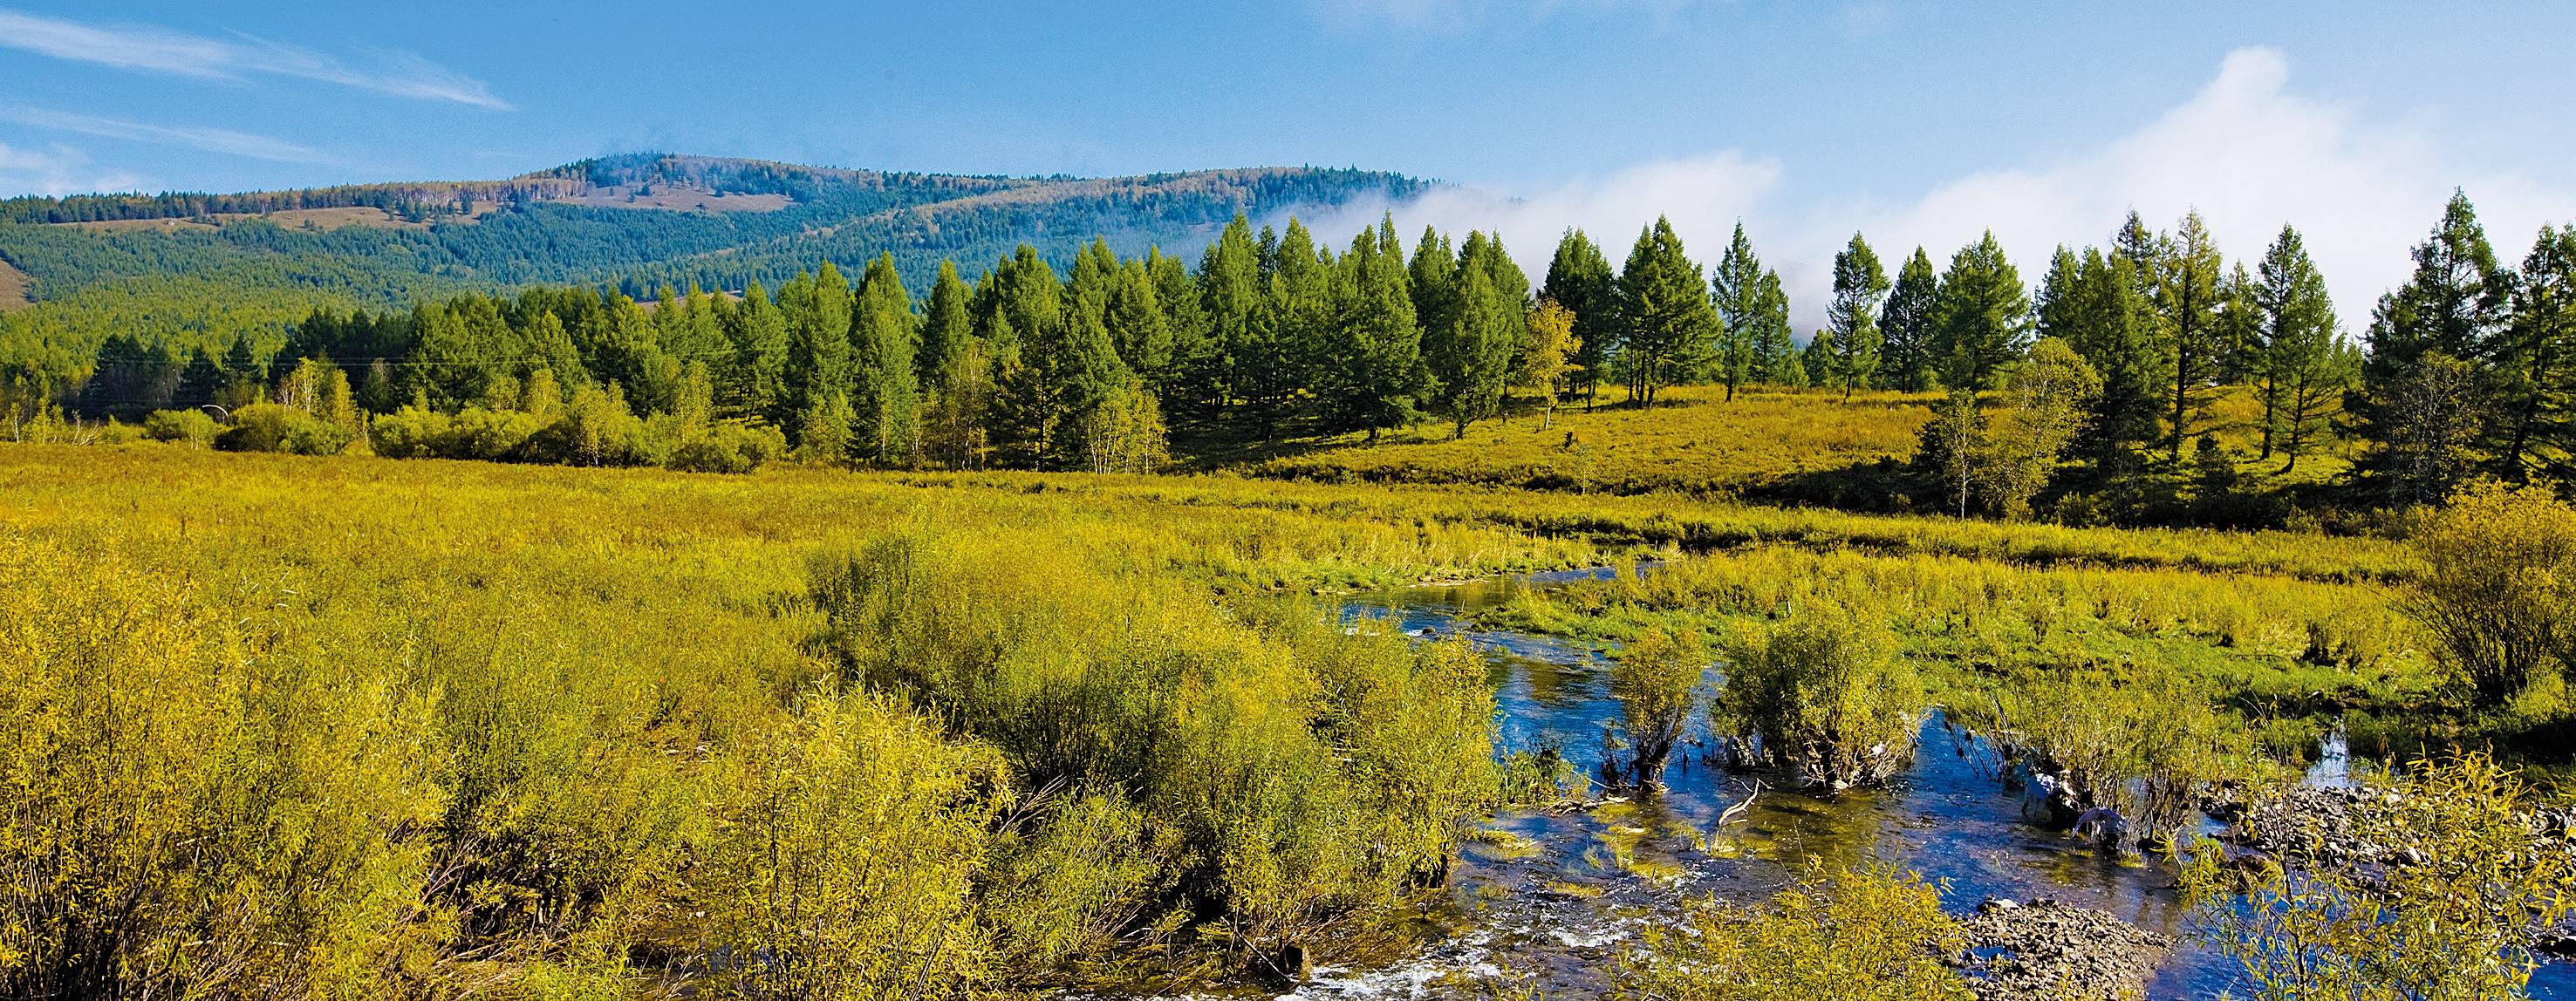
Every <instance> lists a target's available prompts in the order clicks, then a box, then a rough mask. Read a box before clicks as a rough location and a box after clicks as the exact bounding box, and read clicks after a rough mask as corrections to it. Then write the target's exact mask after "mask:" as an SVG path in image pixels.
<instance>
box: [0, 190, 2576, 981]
mask: <svg viewBox="0 0 2576 1001" xmlns="http://www.w3.org/2000/svg"><path fill="white" fill-rule="evenodd" d="M1423 187H1424V185H1423V182H1418V181H1414V180H1411V179H1409V178H1404V177H1401V176H1399V175H1392V174H1379V173H1371V172H1362V171H1355V170H1353V171H1341V170H1317V169H1295V170H1286V169H1283V170H1252V171H1217V172H1202V173H1194V174H1173V175H1154V176H1151V177H1143V178H1126V179H1116V180H1082V179H1070V178H1042V179H1031V178H1001V177H964V176H950V175H901V174H876V173H869V172H858V171H829V170H822V169H818V168H801V167H789V166H785V165H777V164H761V163H754V162H750V161H727V160H707V159H703V158H688V157H663V156H638V157H617V158H606V159H602V160H598V161H586V162H584V163H581V164H575V165H572V166H570V167H565V168H559V169H557V170H552V171H545V172H540V173H537V174H530V175H525V176H523V177H520V178H516V179H513V180H510V181H503V182H489V183H473V184H415V185H371V186H362V187H354V188H329V189H313V190H307V191H295V192H275V193H261V194H251V195H220V196H219V195H157V196H140V195H137V196H84V197H75V198H66V199H35V198H30V199H18V200H13V201H10V202H8V203H5V204H0V260H5V261H6V262H7V263H8V264H9V266H10V269H11V270H10V271H9V272H6V273H0V278H6V277H11V276H12V275H15V276H16V277H19V278H22V279H23V280H24V281H25V283H26V285H27V288H28V290H29V293H30V296H29V298H30V301H29V303H28V304H26V305H25V306H24V307H23V308H17V309H13V310H10V311H8V312H5V313H0V441H5V442H6V444H5V445H0V483H5V484H6V485H7V489H6V490H5V491H0V585H5V586H0V746H5V747H6V748H7V749H8V753H6V754H0V807H5V809H0V994H5V995H7V996H11V997H31V998H55V997H149V996H179V997H202V998H235V997H241V998H248V997H261V998H270V997H285V998H354V997H418V998H466V997H505V998H530V999H537V998H546V999H554V998H671V997H740V998H782V999H783V998H830V999H862V998H868V999H873V998H894V997H938V998H1001V997H1040V996H1043V997H1064V996H1080V997H1162V996H1172V995H1175V994H1183V993H1193V992H1250V991H1255V990H1260V991H1268V992H1274V993H1275V992H1282V991H1292V990H1293V991H1297V992H1298V996H1335V997H1387V996H1402V997H1414V996H1431V997H1451V996H1456V997H1486V996H1502V995H1509V996H1541V995H1564V996H1610V997H1618V998H1630V999H1640V1001H1643V999H1693V1001H1696V999H1708V1001H1717V999H1779V1001H1788V999H1800V1001H1805V999H1815V998H1844V997H1860V998H1961V999H1964V998H1981V999H1995V998H2008V999H2023V998H2028V999H2042V998H2045V999H2061V998H2068V997H2074V998H2118V997H2140V996H2154V997H2167V996H2188V997H2215V996H2236V997H2254V998H2263V999H2279V1001H2289V999H2302V1001H2306V999H2316V998H2355V999H2360V998H2495V997H2523V996H2541V997H2546V996H2576V995H2571V994H2569V993H2566V992H2568V991H2576V970H2571V967H2570V965H2569V964H2567V963H2565V962H2562V961H2559V960H2557V959H2555V958H2554V957H2556V956H2558V955H2560V954H2561V953H2562V952H2564V951H2565V950H2566V949H2567V948H2568V942H2569V938H2568V936H2567V935H2566V933H2565V931H2564V928H2565V922H2566V921H2567V919H2568V918H2569V915H2570V909H2571V907H2576V809H2571V808H2570V807H2569V805H2568V804H2569V799H2568V797H2569V795H2570V791H2571V788H2576V787H2571V785H2570V777H2571V776H2576V753H2571V745H2570V744H2569V743H2568V735H2569V734H2571V733H2576V701H2571V699H2570V697H2569V692H2570V688H2569V686H2570V684H2571V683H2576V644H2571V643H2570V637H2576V583H2571V582H2576V507H2571V506H2570V505H2569V504H2568V503H2567V502H2566V496H2567V494H2568V493H2569V492H2570V491H2571V489H2572V488H2576V468H2572V467H2576V407H2571V400H2576V225H2571V226H2553V227H2549V228H2544V229H2542V230H2541V231H2540V232H2539V233H2538V234H2537V236H2536V238H2535V240H2534V241H2533V243H2532V245H2531V246H2530V248H2529V249H2528V251H2527V252H2523V253H2521V255H2520V256H2519V257H2518V258H2517V257H2516V256H2515V252H2516V250H2517V249H2519V247H2518V244H2513V243H2505V244H2502V245H2501V249H2500V244H2499V243H2498V242H2497V240H2494V239H2491V238H2490V236H2489V234H2488V233H2487V232H2486V231H2485V229H2484V228H2483V227H2482V226H2481V224H2480V222H2479V220H2478V218H2477V215H2476V211H2475V209H2474V207H2473V205H2472V204H2471V202H2470V200H2469V199H2468V197H2467V196H2466V195H2465V194H2455V195H2454V196H2453V197H2452V198H2451V199H2450V201H2449V203H2448V204H2447V205H2446V206H2444V207H2443V208H2442V210H2441V212H2440V213H2439V215H2438V217H2437V218H2429V219H2427V220H2426V222H2427V224H2428V225H2427V228H2426V230H2425V234H2424V236H2423V237H2422V239H2421V241H2420V242H2419V243H2418V244H2417V245H2416V246H2415V247H2414V249H2413V261H2414V268H2413V271H2412V274H2411V276H2410V277H2408V278H2407V279H2406V281H2405V282H2404V283H2403V284H2402V285H2400V286H2399V287H2397V288H2394V289H2389V290H2385V293H2384V294H2383V295H2381V296H2380V297H2379V298H2378V300H2377V305H2376V307H2375V308H2374V309H2372V310H2371V312H2370V314H2369V315H2368V316H2341V315H2338V312H2337V308H2336V305H2335V302H2336V300H2335V298H2334V297H2333V296H2332V295H2330V294H2329V284H2328V283H2329V282H2330V281H2332V280H2334V276H2331V275H2327V274H2324V273H2322V272H2321V270H2320V269H2319V267H2318V266H2317V264H2316V262H2315V260H2314V259H2313V258H2312V256H2311V248H2310V247H2309V245H2308V244H2307V242H2306V240H2305V238H2304V237H2303V236H2302V234H2301V232H2300V231H2299V230H2298V229H2296V228H2295V227H2284V228H2282V229H2281V230H2280V232H2279V233H2278V234H2276V235H2274V236H2273V237H2272V238H2271V239H2270V240H2269V241H2268V242H2266V243H2265V244H2264V245H2262V246H2230V247H2221V246H2219V245H2218V244H2217V242H2216V241H2215V240H2214V239H2213V237H2212V236H2211V234H2210V232H2209V229H2208V227H2207V226H2206V225H2205V224H2204V222H2203V220H2202V219H2201V218H2200V217H2199V216H2198V215H2197V214H2196V213H2194V214H2185V215H2184V216H2182V217H2181V218H2179V219H2174V220H2170V221H2163V220H2149V219H2145V218H2141V217H2140V216H2139V215H2138V214H2136V213H2131V214H2130V215H2129V217H2128V218H2127V219H2126V220H2125V222H2124V223H2123V224H2122V225H2120V226H2119V227H2117V228H2116V229H2114V230H2112V231H2110V232H2105V233H2103V234H2101V242H2100V243H2099V244H2098V245H2093V246H2083V247H2060V248H2057V249H2056V251H2055V252H2054V254H2052V255H2051V256H2050V258H2049V259H2048V260H2046V261H2037V260H2024V261H2018V262H2017V261H2014V260H2012V259H2011V258H2010V257H2009V256H2008V255H2007V254H2006V252H2005V250H2004V248H2003V246H2002V245H2001V244H2000V243H1999V241H1997V240H1996V239H1995V238H1994V237H1993V236H1992V235H1991V234H1987V235H1983V236H1981V237H1980V238H1979V239H1977V240H1975V241H1973V242H1969V243H1967V244H1966V245H1964V246H1960V247H1957V248H1941V247H1895V246H1874V245H1873V244H1872V243H1871V242H1870V241H1869V240H1868V239H1867V237H1866V234H1858V233H1856V234H1853V235H1852V236H1851V237H1850V239H1849V241H1848V243H1847V244H1845V245H1844V246H1843V247H1842V248H1841V249H1840V250H1839V251H1838V252H1837V253H1835V254H1834V255H1833V258H1832V261H1831V269H1830V274H1831V283H1830V290H1829V293H1828V297H1827V301H1825V302H1822V303H1793V302H1792V300H1791V297H1790V292H1789V289H1788V288H1787V287H1786V286H1785V285H1784V283H1783V281H1782V278H1781V274H1780V271H1779V269H1778V268H1777V267H1776V266H1775V265H1774V264H1766V263H1765V260H1764V256H1763V249H1762V246H1761V244H1760V243H1758V242H1757V239H1756V237H1758V236H1760V234H1759V233H1752V232H1748V231H1747V229H1746V228H1745V227H1744V226H1742V225H1738V226H1736V227H1734V228H1733V229H1732V230H1731V231H1729V232H1709V233H1682V232H1678V231H1676V229H1675V228H1674V227H1673V226H1672V225H1671V224H1670V223H1668V222H1666V221H1662V220H1658V221H1657V222H1655V223H1652V224H1650V225H1646V226H1644V227H1642V228H1641V229H1640V231H1639V232H1637V233H1636V234H1635V235H1634V237H1633V239H1630V238H1629V237H1628V235H1627V234H1624V233H1622V234H1609V233H1602V234H1592V233H1586V232H1583V231H1581V230H1570V231H1567V232H1564V233H1562V234H1558V235H1556V242H1555V244H1554V246H1553V248H1552V252H1549V253H1547V254H1546V256H1545V257H1544V259H1545V260H1546V261H1547V263H1546V266H1545V267H1544V269H1543V270H1525V269H1524V266H1523V265H1522V264H1521V263H1519V262H1521V261H1538V260H1540V259H1542V258H1541V256H1540V254H1539V253H1537V251H1542V250H1546V248H1544V247H1536V248H1533V247H1520V246H1517V245H1515V246H1513V247H1507V246H1506V245H1505V244H1504V242H1503V239H1502V238H1501V237H1500V236H1497V235H1496V234H1494V233H1492V232H1488V231H1483V230H1477V229H1470V230H1468V231H1466V232H1463V233H1462V232H1443V231H1441V230H1439V229H1437V228H1426V229H1423V230H1421V231H1419V232H1413V231H1411V230H1410V229H1409V228H1408V227H1405V226H1403V225H1402V224H1401V223H1400V219H1401V213H1402V211H1403V209H1402V208H1401V207H1399V208H1397V209H1395V210H1393V211H1381V209H1380V204H1381V203H1382V202H1385V203H1392V204H1396V205H1398V206H1401V205H1403V204H1404V203H1403V201H1402V199H1403V198H1404V197H1405V196H1408V195H1411V194H1415V193H1418V192H1419V191H1420V190H1422V189H1423ZM1359 207H1366V208H1369V209H1370V210H1371V211H1372V213H1373V214H1379V215H1380V218H1379V220H1378V221H1377V222H1376V223H1374V224H1371V225H1366V226H1365V227H1357V231H1356V232H1348V233H1344V232H1328V233H1319V232H1316V231H1314V230H1313V229H1310V228H1309V226H1308V224H1307V222H1306V221H1305V220H1306V219H1309V218H1349V217H1351V216H1352V215H1353V214H1354V213H1353V212H1351V211H1349V210H1351V209H1353V208H1359ZM315 213H322V215H315ZM323 220H328V221H330V224H329V225H327V226H326V225H324V224H323V222H322V221H323ZM2499 236H2500V235H2499ZM1513 238H1514V239H1515V240H1518V239H1523V238H1524V237H1522V236H1520V235H1518V234H1515V235H1514V237H1513ZM1802 310H1803V311H1802ZM1798 316H1818V317H1821V318H1822V320H1821V323H1810V324H1806V326H1807V328H1808V329H1800V327H1801V324H1800V323H1798V322H1795V321H1793V317H1798ZM438 460H470V461H438Z"/></svg>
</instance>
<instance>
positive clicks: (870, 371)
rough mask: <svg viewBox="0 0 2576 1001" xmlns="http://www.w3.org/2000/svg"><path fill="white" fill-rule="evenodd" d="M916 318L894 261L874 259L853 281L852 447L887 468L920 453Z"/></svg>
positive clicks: (890, 257)
mask: <svg viewBox="0 0 2576 1001" xmlns="http://www.w3.org/2000/svg"><path fill="white" fill-rule="evenodd" d="M920 325H921V318H920V317H919V316H916V315H914V313H913V311H912V295H911V293H908V292H906V291H904V287H903V277H902V276H901V275H900V274H898V273H897V272H896V271H895V266H894V255H893V254H891V253H886V254H880V255H878V256H877V259H876V260H873V261H870V262H868V268H867V271H866V272H865V273H864V274H862V275H861V276H860V278H859V292H858V298H857V300H856V301H855V303H854V304H853V306H852V309H851V318H850V347H851V352H852V354H853V355H854V356H855V358H856V360H857V368H858V373H857V374H858V380H857V392H856V393H855V394H854V398H853V400H852V401H851V402H852V407H853V409H855V410H856V411H857V413H858V421H859V423H858V428H857V433H858V440H857V442H856V443H855V444H856V445H857V447H858V448H859V449H860V450H861V451H864V452H865V453H866V454H867V455H868V457H869V458H872V459H874V460H876V461H877V462H880V463H885V464H888V465H906V464H910V463H912V462H913V461H914V460H915V459H917V458H918V457H919V455H920V451H921V384H920V373H919V372H918V371H917V370H916V368H915V367H914V358H915V355H916V353H917V351H916V349H917V347H918V345H919V343H920V337H921V334H920Z"/></svg>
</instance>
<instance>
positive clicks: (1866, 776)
mask: <svg viewBox="0 0 2576 1001" xmlns="http://www.w3.org/2000/svg"><path fill="white" fill-rule="evenodd" d="M1923 708H1924V698H1923V682H1922V680H1921V679H1920V678H1919V677H1917V676H1916V675H1915V673H1914V669H1913V667H1912V666H1910V665H1908V664H1907V663H1906V662H1905V661H1903V660H1902V659H1900V658H1898V657H1896V656H1895V641H1894V639H1893V638H1892V637H1891V636H1890V635H1889V634H1888V630H1887V626H1886V624H1885V622H1884V619H1883V617H1882V616H1878V615H1874V614H1871V613H1869V612H1867V611H1853V610H1849V609H1845V608H1842V607H1840V606H1837V605H1833V604H1814V605H1809V606H1808V607H1806V608H1802V609H1800V610H1799V611H1798V612H1797V613H1795V614H1793V615H1791V616H1790V617H1789V618H1788V619H1787V620H1786V621H1784V622H1781V623H1779V624H1778V625H1773V626H1750V627H1747V628H1744V629H1741V630H1738V631H1737V633H1736V634H1735V635H1734V636H1732V637H1731V638H1730V641H1729V642H1728V644H1727V668H1726V684H1725V686H1724V687H1723V688H1721V689H1719V691H1718V697H1717V702H1716V704H1714V705H1712V706H1711V707H1710V708H1709V728H1710V729H1711V730H1712V731H1714V732H1715V733H1716V734H1717V735H1718V738H1719V741H1720V742H1721V743H1722V744H1723V745H1724V746H1725V747H1726V749H1727V750H1726V753H1727V755H1728V756H1729V757H1730V758H1732V759H1733V760H1734V761H1735V762H1736V763H1737V764H1740V765H1769V766H1777V767H1786V768H1789V769H1791V770H1793V771H1795V772H1796V773H1797V774H1798V776H1799V778H1800V779H1801V780H1802V781H1804V782H1805V783H1807V784H1808V785H1811V786H1821V787H1824V788H1829V789H1846V788H1850V787H1852V786H1856V785H1865V784H1874V783H1878V782H1884V781H1886V780H1887V779H1888V778H1889V777H1890V776H1892V775H1894V774H1896V772H1897V771H1899V770H1901V769H1902V768H1904V766H1905V765H1906V764H1907V763H1909V762H1911V761H1912V760H1913V759H1914V741H1915V735H1916V733H1917V732H1918V731H1919V730H1920V729H1921V727H1922V723H1923Z"/></svg>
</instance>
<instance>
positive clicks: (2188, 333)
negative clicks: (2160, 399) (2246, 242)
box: [2153, 210, 2227, 464]
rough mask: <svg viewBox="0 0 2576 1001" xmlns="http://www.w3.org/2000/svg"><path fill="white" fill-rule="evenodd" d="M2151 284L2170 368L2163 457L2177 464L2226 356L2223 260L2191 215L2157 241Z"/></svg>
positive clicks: (2193, 213) (2194, 213)
mask: <svg viewBox="0 0 2576 1001" xmlns="http://www.w3.org/2000/svg"><path fill="white" fill-rule="evenodd" d="M2158 242H2159V244H2160V246H2159V247H2158V248H2157V249H2158V251H2159V253H2158V254H2157V255H2156V258H2155V270H2154V273H2153V275H2154V283H2155V307H2156V319H2157V325H2156V332H2157V334H2158V336H2159V338H2160V342H2161V344H2162V350H2160V351H2159V352H2158V354H2160V355H2161V356H2162V357H2163V359H2164V360H2165V361H2166V363H2167V364H2168V365H2169V366H2170V368H2168V370H2167V372H2166V382H2165V403H2166V407H2165V440H2166V444H2167V447H2168V456H2167V457H2168V458H2169V459H2170V460H2171V461H2173V462H2175V463H2177V464H2179V463H2180V462H2182V443H2183V441H2184V440H2185V439H2187V438H2190V437H2191V436H2192V435H2193V434H2195V433H2196V432H2197V429H2196V428H2195V427H2194V418H2195V417H2197V416H2198V414H2199V412H2200V408H2201V407H2202V406H2203V405H2204V404H2205V403H2206V401H2207V399H2208V394H2209V390H2210V388H2211V387H2212V386H2214V385H2216V384H2217V380H2218V376H2219V374H2220V363H2221V360H2222V359H2223V357H2224V356H2225V354H2226V350H2227V345H2226V342H2225V340H2224V337H2223V334H2224V329H2225V328H2224V327H2223V325H2222V324H2221V322H2220V321H2221V319H2222V318H2223V314H2222V312H2221V309H2222V307H2223V306H2224V305H2225V295H2224V293H2225V284H2226V268H2227V265H2226V260H2225V259H2224V258H2223V257H2221V256H2220V255H2219V252H2218V244H2217V243H2215V242H2214V241H2212V240H2211V239H2210V236H2209V227H2208V226H2207V225H2205V224H2203V223H2202V222H2201V219H2200V212H2199V211H2198V210H2194V211H2191V212H2187V213H2185V214H2184V215H2183V217H2182V224H2181V225H2180V226H2178V227H2176V228H2175V230H2174V232H2173V235H2171V236H2170V237H2166V238H2164V239H2162V240H2160V241H2158Z"/></svg>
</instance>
